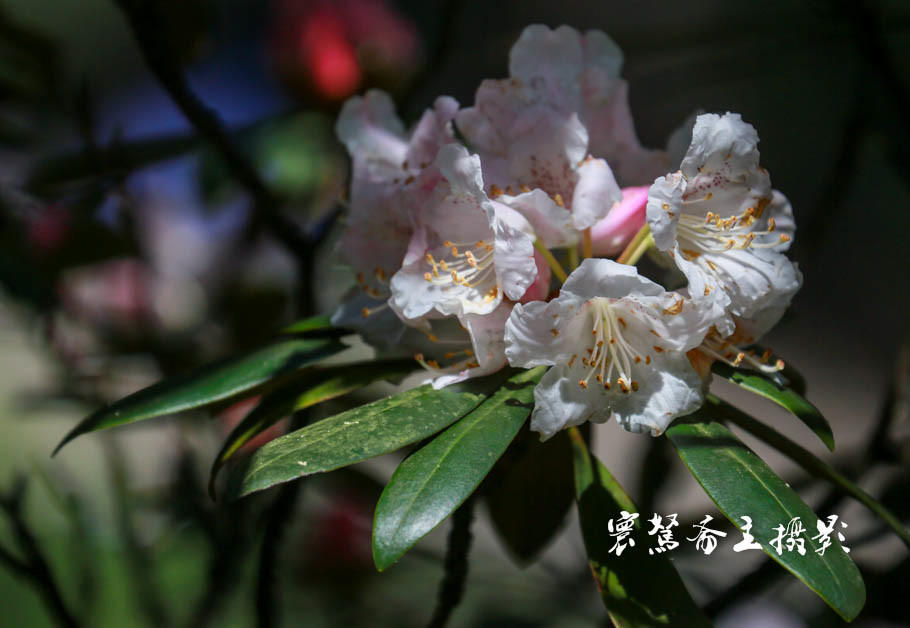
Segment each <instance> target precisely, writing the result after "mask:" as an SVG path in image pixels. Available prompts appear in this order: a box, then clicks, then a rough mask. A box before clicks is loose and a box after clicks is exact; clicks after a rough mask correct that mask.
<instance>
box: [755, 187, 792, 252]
mask: <svg viewBox="0 0 910 628" xmlns="http://www.w3.org/2000/svg"><path fill="white" fill-rule="evenodd" d="M772 195H773V196H772V198H771V203H770V204H769V205H768V207H767V208H766V209H765V216H764V217H763V218H764V220H763V221H762V222H761V225H762V228H763V229H767V228H768V220H767V219H768V218H773V219H774V233H779V234H781V235H783V236H787V238H786V240H785V241H783V242H781V243H780V244H779V245H778V246H776V247H774V248H775V250H777V251H786V250H787V249H789V248H790V245H791V244H792V243H793V238H794V236H796V221H795V220H794V218H793V208H792V207H791V206H790V201H788V200H787V197H786V196H784V195H783V194H782V193H781V192H779V191H778V190H772Z"/></svg>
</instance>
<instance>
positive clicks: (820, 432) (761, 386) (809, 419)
mask: <svg viewBox="0 0 910 628" xmlns="http://www.w3.org/2000/svg"><path fill="white" fill-rule="evenodd" d="M711 369H712V370H713V371H714V372H715V373H716V374H717V375H719V376H720V377H723V378H724V379H728V380H730V381H731V382H733V383H734V384H737V385H739V386H741V387H742V388H745V389H746V390H748V391H749V392H753V393H755V394H756V395H761V396H762V397H765V398H766V399H770V400H771V401H773V402H774V403H776V404H777V405H779V406H781V407H782V408H784V409H785V410H788V411H789V412H790V413H792V414H793V415H794V416H796V418H798V419H799V420H800V421H802V422H803V423H805V424H806V426H807V427H808V428H809V429H810V430H812V431H813V432H815V434H816V435H817V436H818V437H819V438H820V439H821V440H822V442H823V443H824V444H825V447H827V448H828V449H829V450H830V451H834V432H832V431H831V425H830V424H829V423H828V420H827V419H826V418H825V417H824V416H823V415H822V413H821V412H819V411H818V408H816V407H815V406H814V405H812V404H811V403H809V402H808V401H807V400H806V399H805V398H803V397H802V396H801V395H800V394H798V393H797V392H796V391H794V390H792V389H790V388H787V387H784V386H780V385H779V384H777V383H775V382H773V381H771V380H770V379H768V378H767V377H765V376H764V375H762V374H761V373H757V372H755V371H745V370H740V369H736V368H733V367H732V366H730V365H728V364H724V363H723V362H720V361H718V362H715V363H714V365H713V366H712V367H711Z"/></svg>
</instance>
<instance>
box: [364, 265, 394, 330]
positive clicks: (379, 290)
mask: <svg viewBox="0 0 910 628" xmlns="http://www.w3.org/2000/svg"><path fill="white" fill-rule="evenodd" d="M357 285H358V286H359V287H360V289H361V290H363V291H364V292H366V293H367V294H368V295H369V296H371V297H373V298H374V299H376V300H377V301H385V300H386V299H388V298H389V296H391V294H392V292H391V290H390V289H389V273H387V272H386V271H385V270H384V269H382V268H379V267H377V268H375V269H374V270H373V277H372V282H371V281H369V280H368V279H367V277H365V276H364V274H363V273H357ZM388 306H389V305H388V303H385V302H383V303H381V304H380V305H377V306H376V307H371V308H370V307H365V308H363V309H362V310H361V311H360V314H361V316H363V317H364V318H368V317H370V316H372V315H373V314H376V313H377V312H381V311H383V310H385V309H386V308H387V307H388Z"/></svg>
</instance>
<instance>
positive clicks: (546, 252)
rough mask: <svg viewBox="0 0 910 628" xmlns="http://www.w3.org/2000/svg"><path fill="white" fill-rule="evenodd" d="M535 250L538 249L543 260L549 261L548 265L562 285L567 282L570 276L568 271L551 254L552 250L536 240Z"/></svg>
mask: <svg viewBox="0 0 910 628" xmlns="http://www.w3.org/2000/svg"><path fill="white" fill-rule="evenodd" d="M534 248H535V249H537V250H538V251H539V252H540V254H541V255H543V258H544V259H545V260H547V264H548V265H549V266H550V270H552V271H553V274H554V275H556V277H557V278H558V279H559V281H561V282H562V283H565V282H566V279H568V275H566V271H565V270H563V268H562V266H560V264H559V260H557V259H556V258H555V257H553V254H552V253H551V252H550V249H548V248H547V247H545V246H544V244H543V242H541V241H540V240H534Z"/></svg>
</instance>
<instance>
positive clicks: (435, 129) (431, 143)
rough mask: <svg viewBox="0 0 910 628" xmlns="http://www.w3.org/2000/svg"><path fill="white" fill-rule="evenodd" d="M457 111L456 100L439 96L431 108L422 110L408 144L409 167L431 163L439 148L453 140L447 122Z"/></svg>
mask: <svg viewBox="0 0 910 628" xmlns="http://www.w3.org/2000/svg"><path fill="white" fill-rule="evenodd" d="M457 111H458V101H457V100H455V99H454V98H451V97H449V96H440V97H439V98H437V99H436V102H434V103H433V108H432V109H428V110H427V111H425V112H424V114H423V116H422V117H421V118H420V121H418V122H417V126H415V127H414V132H413V133H412V134H411V141H410V142H409V144H408V150H407V154H406V156H405V159H406V161H407V164H408V167H409V168H412V169H413V168H425V167H426V166H427V165H429V164H431V163H433V161H434V160H435V159H436V155H437V154H438V153H439V149H440V148H442V147H443V146H444V145H446V144H449V143H451V142H452V141H454V139H455V138H454V137H453V136H452V132H451V130H450V125H449V123H450V122H451V121H452V119H453V118H454V117H455V113H456V112H457Z"/></svg>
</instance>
